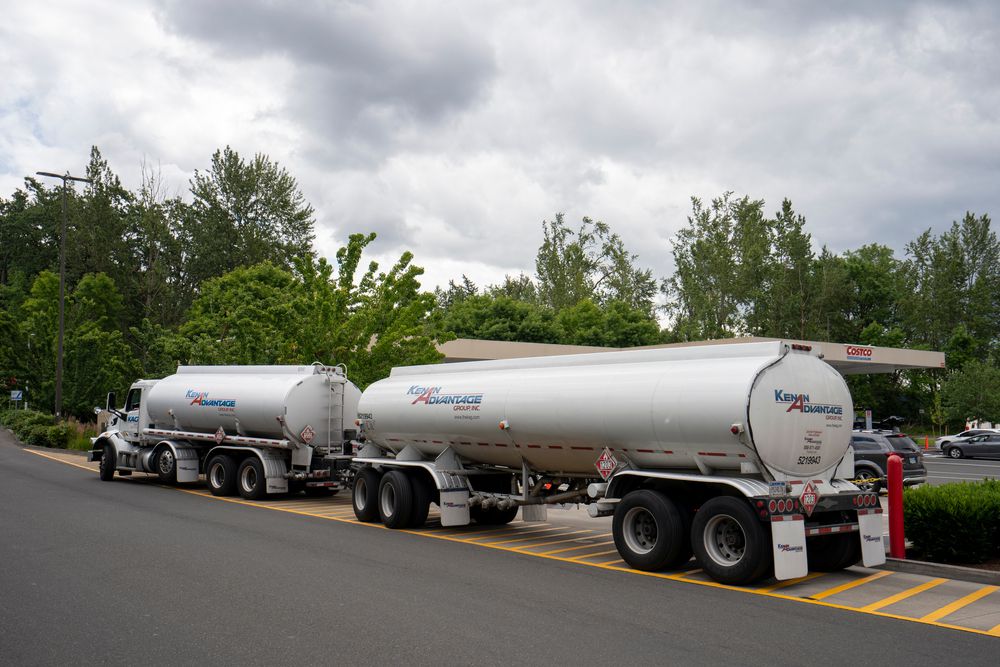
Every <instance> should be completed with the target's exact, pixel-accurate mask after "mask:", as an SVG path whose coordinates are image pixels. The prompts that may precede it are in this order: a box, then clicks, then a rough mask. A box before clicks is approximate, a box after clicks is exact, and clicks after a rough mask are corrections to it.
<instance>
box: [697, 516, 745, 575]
mask: <svg viewBox="0 0 1000 667" xmlns="http://www.w3.org/2000/svg"><path fill="white" fill-rule="evenodd" d="M746 548H747V536H746V533H744V532H743V527H742V526H740V523H739V521H737V520H736V519H734V518H733V517H731V516H729V515H727V514H720V515H718V516H714V517H712V518H711V519H709V520H708V523H707V524H706V525H705V551H706V552H708V556H709V558H711V559H712V560H713V561H715V562H716V563H718V564H719V565H722V566H725V567H732V566H733V565H736V564H737V563H739V562H740V561H741V560H742V559H743V555H744V554H745V553H746Z"/></svg>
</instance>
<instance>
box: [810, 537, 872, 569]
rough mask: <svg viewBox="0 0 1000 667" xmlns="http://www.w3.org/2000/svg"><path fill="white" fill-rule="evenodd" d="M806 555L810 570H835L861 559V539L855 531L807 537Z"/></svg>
mask: <svg viewBox="0 0 1000 667" xmlns="http://www.w3.org/2000/svg"><path fill="white" fill-rule="evenodd" d="M806 557H807V559H808V560H809V570H810V571H813V572H837V571H838V570H843V569H844V568H845V567H850V566H852V565H854V564H856V563H857V562H858V561H859V560H861V541H860V538H859V537H858V534H857V533H841V534H839V535H830V536H829V537H807V538H806Z"/></svg>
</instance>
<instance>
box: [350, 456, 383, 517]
mask: <svg viewBox="0 0 1000 667" xmlns="http://www.w3.org/2000/svg"><path fill="white" fill-rule="evenodd" d="M378 483H379V474H378V471H377V470H375V468H371V467H364V468H362V469H361V470H359V471H358V474H357V476H356V477H355V478H354V489H353V490H352V492H351V504H352V505H354V516H355V517H356V518H357V520H358V521H364V522H365V523H371V522H372V521H378Z"/></svg>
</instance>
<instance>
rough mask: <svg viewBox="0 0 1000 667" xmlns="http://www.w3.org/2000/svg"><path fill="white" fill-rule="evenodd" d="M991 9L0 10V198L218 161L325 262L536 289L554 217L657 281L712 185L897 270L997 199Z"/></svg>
mask: <svg viewBox="0 0 1000 667" xmlns="http://www.w3.org/2000/svg"><path fill="white" fill-rule="evenodd" d="M998 4H1000V3H989V2H984V3H958V2H941V3H916V2H881V1H880V2H859V3H801V2H791V1H789V2H747V3H729V2H691V3H683V4H681V3H671V2H654V1H636V2H611V1H608V0H604V1H599V2H598V1H595V2H581V1H576V2H555V1H551V0H546V1H545V2H537V1H536V2H525V3H521V2H512V1H511V0H504V1H500V2H470V1H464V2H463V1H458V2H444V3H432V2H428V1H421V2H413V3H408V2H384V3H383V2H373V3H366V2H314V1H309V0H298V1H295V2H288V3H282V2H277V1H252V0H223V1H215V2H200V1H195V0H159V1H156V0H154V1H140V0H131V1H129V2H114V1H111V0H90V1H88V2H58V1H57V2H53V1H47V2H10V3H5V8H4V21H2V22H0V196H3V197H9V196H10V194H11V193H12V192H13V191H14V189H15V188H17V187H20V185H21V184H22V182H23V181H22V179H23V178H24V176H25V175H27V174H31V173H34V172H35V171H38V170H47V171H56V172H63V171H66V170H69V171H71V172H73V173H79V172H81V171H83V169H84V167H85V165H86V162H87V156H88V151H89V148H90V146H91V145H97V146H98V147H99V148H100V149H101V151H102V152H103V153H104V155H105V157H106V158H107V159H108V160H109V162H110V164H111V167H112V169H114V170H115V171H116V172H117V173H118V174H119V176H121V178H122V180H123V182H124V183H125V184H126V185H127V186H129V187H133V188H134V187H136V186H137V185H138V183H139V177H140V165H141V164H142V162H143V161H144V160H145V161H146V162H147V163H148V164H153V165H159V167H160V169H161V172H162V175H163V177H164V179H165V180H166V183H167V185H168V187H169V190H170V192H171V193H176V194H181V195H186V192H187V187H188V179H189V178H190V176H191V174H192V173H193V172H194V170H195V169H201V170H204V169H206V168H207V167H208V166H209V163H210V157H211V154H212V153H213V151H215V149H217V148H219V147H222V146H225V145H227V144H229V145H231V146H232V147H233V148H234V149H236V150H237V151H238V152H240V153H241V154H243V155H244V156H251V155H252V154H254V153H258V152H260V153H265V154H267V155H269V156H270V157H271V158H272V159H274V160H276V161H277V162H279V163H280V164H281V165H282V166H284V167H286V168H287V169H288V170H289V172H290V173H291V174H292V175H293V176H295V177H296V178H297V179H298V182H299V184H300V185H301V187H302V190H303V192H304V193H305V195H306V197H307V198H308V200H309V201H310V202H311V203H312V204H313V205H314V206H315V208H316V210H317V245H318V247H319V249H320V251H321V252H323V253H324V254H326V255H327V256H330V257H332V255H333V253H334V252H335V250H336V248H337V247H338V246H339V244H340V243H342V242H343V241H344V239H346V236H347V235H348V234H350V233H352V232H358V231H375V232H377V233H378V234H379V240H378V241H377V243H376V245H375V246H374V249H375V252H376V254H377V255H379V257H380V259H382V260H383V261H384V262H391V261H392V259H394V258H395V257H398V255H399V253H400V252H402V251H403V250H407V249H409V250H412V251H413V252H414V254H415V255H416V263H417V264H419V265H421V266H423V267H425V268H426V269H427V280H426V281H425V286H426V287H428V288H430V287H433V286H434V285H436V284H446V283H447V281H448V279H449V278H458V277H459V276H460V275H461V274H462V273H465V274H467V275H469V277H471V278H472V279H473V280H474V281H476V282H477V283H479V284H480V285H483V284H486V283H490V282H496V281H499V280H501V279H502V277H503V275H504V274H505V273H517V272H520V271H525V272H528V273H531V272H533V270H534V255H535V252H536V250H537V248H538V245H539V243H540V240H541V221H542V220H544V219H552V217H553V216H554V214H555V213H556V212H557V211H562V212H565V213H566V215H567V219H568V220H569V221H571V222H572V223H573V224H576V222H577V221H578V220H579V219H580V218H581V217H582V216H584V215H587V216H590V217H592V218H597V219H601V220H604V221H605V222H607V223H609V224H610V225H611V227H612V229H614V230H615V231H617V232H619V233H620V234H621V236H622V237H623V238H624V240H625V242H626V245H627V246H628V247H629V248H631V249H632V250H633V251H635V252H638V253H639V255H640V264H641V265H643V266H648V267H650V268H652V269H653V270H654V272H655V273H656V274H657V276H659V277H664V276H666V275H668V274H669V272H670V271H671V270H672V261H671V258H670V238H671V237H672V236H673V235H674V234H675V233H676V232H677V230H678V229H679V228H680V227H681V226H683V225H684V224H685V222H686V215H687V213H688V212H689V211H690V197H691V196H692V195H694V196H698V197H701V198H703V199H711V198H713V197H716V196H718V195H720V194H721V193H723V192H724V191H726V190H732V191H735V192H736V193H737V194H740V195H742V194H749V195H751V196H753V197H755V198H762V199H765V200H766V201H767V208H768V211H771V212H773V211H774V210H776V209H777V208H778V207H779V205H780V203H781V199H782V198H783V197H788V198H790V199H791V200H792V202H793V203H794V205H795V207H796V208H797V209H798V211H799V212H800V213H802V214H804V215H805V216H806V218H807V219H808V222H809V227H808V230H809V231H810V232H811V233H812V234H813V239H814V242H815V245H816V246H817V247H819V246H820V245H822V244H826V245H828V246H829V247H830V248H831V249H833V250H835V251H842V250H845V249H850V248H856V247H858V246H860V245H862V244H864V243H869V242H880V243H885V244H888V245H890V246H892V247H894V248H896V249H897V251H900V253H901V251H902V247H903V244H905V243H906V242H907V241H908V240H910V239H912V238H913V237H914V236H916V234H917V233H919V231H921V230H923V229H926V228H928V227H931V228H934V229H935V230H936V231H941V230H943V229H944V228H945V227H946V226H947V225H949V224H950V222H951V221H952V220H953V219H956V218H959V217H961V216H962V215H963V213H964V212H965V211H966V210H972V211H975V212H977V213H990V214H994V215H995V214H997V212H998V208H1000V207H998V205H997V204H998V202H1000V187H998V185H1000V180H998V176H1000V124H998V117H1000V53H998V51H1000V34H998V26H1000V11H998V9H996V7H997V6H998Z"/></svg>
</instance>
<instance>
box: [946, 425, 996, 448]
mask: <svg viewBox="0 0 1000 667" xmlns="http://www.w3.org/2000/svg"><path fill="white" fill-rule="evenodd" d="M998 433H1000V429H995V428H971V429H969V430H968V431H962V432H961V433H956V434H955V435H943V436H941V437H940V438H938V439H937V440H935V441H934V444H935V445H936V446H937V447H938V449H940V450H941V451H944V447H945V445H947V444H949V443H952V442H960V441H963V440H968V439H969V438H971V437H973V436H976V435H994V434H998Z"/></svg>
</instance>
